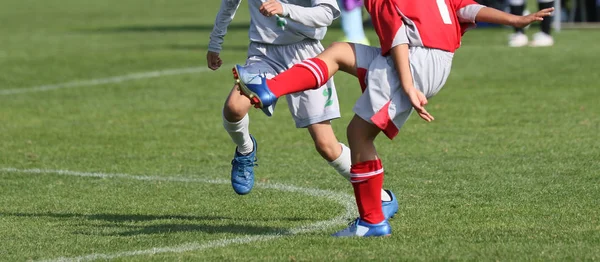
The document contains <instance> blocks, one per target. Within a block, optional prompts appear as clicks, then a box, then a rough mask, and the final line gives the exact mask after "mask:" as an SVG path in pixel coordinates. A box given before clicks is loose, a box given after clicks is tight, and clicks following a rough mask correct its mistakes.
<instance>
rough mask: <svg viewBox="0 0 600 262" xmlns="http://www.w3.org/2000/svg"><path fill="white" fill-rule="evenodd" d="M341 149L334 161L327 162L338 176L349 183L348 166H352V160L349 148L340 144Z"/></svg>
mask: <svg viewBox="0 0 600 262" xmlns="http://www.w3.org/2000/svg"><path fill="white" fill-rule="evenodd" d="M340 146H341V147H342V153H341V154H340V156H338V158H337V159H336V160H333V161H331V162H328V163H329V165H330V166H331V167H333V168H334V169H335V171H337V172H338V173H339V174H340V175H342V176H343V177H344V178H346V180H348V181H350V166H352V160H351V158H350V148H348V147H347V146H346V145H344V144H342V143H340Z"/></svg>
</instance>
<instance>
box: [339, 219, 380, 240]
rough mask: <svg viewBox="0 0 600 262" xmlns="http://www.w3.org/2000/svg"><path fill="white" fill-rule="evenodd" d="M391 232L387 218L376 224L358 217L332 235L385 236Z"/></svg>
mask: <svg viewBox="0 0 600 262" xmlns="http://www.w3.org/2000/svg"><path fill="white" fill-rule="evenodd" d="M391 234H392V227H391V226H390V223H388V221H387V219H386V220H383V221H382V222H380V223H378V224H369V223H367V222H365V221H362V220H361V219H360V218H357V219H356V220H354V221H352V222H351V223H350V225H349V226H348V227H347V228H346V229H343V230H341V231H338V232H336V233H335V234H333V235H332V236H334V237H355V236H356V237H385V236H389V235H391Z"/></svg>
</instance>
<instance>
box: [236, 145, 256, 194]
mask: <svg viewBox="0 0 600 262" xmlns="http://www.w3.org/2000/svg"><path fill="white" fill-rule="evenodd" d="M250 138H252V143H254V148H253V149H252V152H250V153H249V154H247V155H242V154H240V153H238V151H237V148H236V150H235V154H234V155H233V160H232V161H231V186H232V187H233V191H235V192H236V193H238V195H245V194H248V193H250V191H251V190H252V187H254V166H256V161H257V159H256V149H257V144H256V139H254V137H253V136H252V135H250Z"/></svg>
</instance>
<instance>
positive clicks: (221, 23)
mask: <svg viewBox="0 0 600 262" xmlns="http://www.w3.org/2000/svg"><path fill="white" fill-rule="evenodd" d="M241 2H242V0H221V8H220V9H219V12H218V13H217V17H216V18H215V25H214V27H213V30H212V32H210V42H209V43H208V51H211V52H215V53H219V52H221V45H222V44H223V38H224V37H225V35H226V34H227V27H228V26H229V24H230V23H231V20H233V17H234V16H235V12H236V11H237V9H238V7H240V3H241Z"/></svg>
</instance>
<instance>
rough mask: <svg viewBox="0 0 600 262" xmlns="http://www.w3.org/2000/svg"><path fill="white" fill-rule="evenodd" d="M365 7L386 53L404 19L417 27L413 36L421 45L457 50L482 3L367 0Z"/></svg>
mask: <svg viewBox="0 0 600 262" xmlns="http://www.w3.org/2000/svg"><path fill="white" fill-rule="evenodd" d="M471 5H473V6H471ZM470 6H471V7H470ZM365 7H366V9H367V11H368V12H369V14H370V15H371V19H372V21H373V26H374V27H375V31H376V32H377V36H378V37H379V43H380V44H381V53H382V55H387V53H388V52H389V51H390V49H391V48H392V46H393V43H394V38H395V37H396V33H398V31H399V29H400V27H401V26H402V25H403V24H404V23H406V25H411V26H414V27H416V31H415V32H416V36H414V35H413V36H410V37H412V38H414V37H417V38H418V40H420V43H418V41H417V43H418V45H419V46H425V47H428V48H435V49H441V50H445V51H448V52H454V51H455V50H456V49H458V47H459V46H460V40H461V37H462V35H463V34H464V32H465V31H466V30H467V29H468V27H470V26H474V20H475V16H476V15H477V12H479V10H480V9H481V8H482V7H483V6H481V5H479V4H477V3H476V2H475V1H474V0H366V1H365ZM459 15H460V16H461V17H460V18H459Z"/></svg>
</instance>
